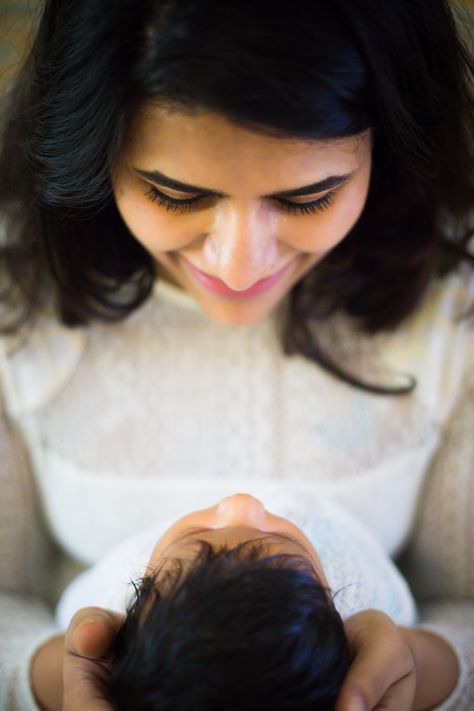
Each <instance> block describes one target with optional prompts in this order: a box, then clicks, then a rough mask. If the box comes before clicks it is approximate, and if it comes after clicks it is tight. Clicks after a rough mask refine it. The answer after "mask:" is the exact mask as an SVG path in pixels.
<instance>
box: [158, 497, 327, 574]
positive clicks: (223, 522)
mask: <svg viewBox="0 0 474 711" xmlns="http://www.w3.org/2000/svg"><path fill="white" fill-rule="evenodd" d="M288 536H289V538H288ZM198 539H200V540H205V541H208V542H209V543H211V544H212V545H213V546H222V545H224V544H227V545H228V546H229V548H233V547H234V546H236V545H238V544H239V543H243V542H244V541H248V540H258V539H264V542H265V546H264V552H265V555H273V554H275V553H289V554H291V555H297V556H300V558H303V559H304V561H305V563H309V565H310V566H311V567H312V569H313V570H314V571H315V573H316V576H317V578H318V580H319V582H320V583H321V584H322V585H324V586H325V587H327V588H329V583H328V581H327V579H326V576H325V574H324V570H323V567H322V565H321V561H320V559H319V556H318V554H317V552H316V550H315V549H314V548H313V546H312V544H311V542H310V541H309V539H308V538H306V536H305V535H304V533H303V532H302V531H301V530H300V529H299V528H298V527H297V526H295V525H294V524H293V523H291V522H290V521H288V520H287V519H286V518H281V517H280V516H275V515H274V514H271V513H270V512H269V511H267V510H266V509H265V507H264V506H263V504H262V502H261V501H259V500H258V499H256V498H255V497H253V496H250V494H234V495H233V496H226V497H225V498H224V499H222V501H220V502H219V503H218V504H216V505H215V506H211V507H210V508H208V509H202V510H200V511H194V512H193V513H191V514H188V515H187V516H184V517H183V518H181V519H179V520H178V521H176V523H174V524H173V525H172V526H171V528H169V529H168V530H167V531H166V532H165V533H164V535H163V536H162V537H161V538H160V540H159V541H158V543H157V544H156V546H155V549H154V551H153V553H152V556H151V558H150V561H149V564H148V565H149V568H150V569H151V572H152V571H154V570H155V569H156V568H158V567H160V566H161V564H162V563H163V562H164V561H166V560H168V559H171V560H174V559H177V558H179V559H180V560H183V561H186V560H189V561H192V560H193V559H194V558H195V557H196V552H197V547H196V542H197V540H198Z"/></svg>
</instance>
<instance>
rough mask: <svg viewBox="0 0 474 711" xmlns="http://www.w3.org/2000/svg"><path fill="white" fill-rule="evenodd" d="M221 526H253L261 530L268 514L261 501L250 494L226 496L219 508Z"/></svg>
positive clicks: (218, 514) (218, 515)
mask: <svg viewBox="0 0 474 711" xmlns="http://www.w3.org/2000/svg"><path fill="white" fill-rule="evenodd" d="M217 517H218V520H219V525H222V526H251V527H254V528H259V527H260V526H263V525H264V524H265V521H266V518H267V512H266V510H265V507H264V505H263V504H262V502H261V501H260V500H259V499H256V498H255V497H254V496H251V495H250V494H234V495H233V496H226V497H225V499H222V501H220V503H219V504H218V506H217Z"/></svg>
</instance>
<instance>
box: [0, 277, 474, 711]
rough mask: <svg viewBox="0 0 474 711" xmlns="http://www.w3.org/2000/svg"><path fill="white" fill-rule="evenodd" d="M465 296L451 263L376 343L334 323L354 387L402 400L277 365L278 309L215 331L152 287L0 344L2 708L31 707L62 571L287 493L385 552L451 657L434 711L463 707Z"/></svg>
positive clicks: (473, 615) (468, 403) (472, 466)
mask: <svg viewBox="0 0 474 711" xmlns="http://www.w3.org/2000/svg"><path fill="white" fill-rule="evenodd" d="M473 299H474V276H473V275H472V271H470V270H469V269H468V268H467V267H466V266H464V267H461V268H459V269H458V271H457V272H456V273H454V274H452V275H451V276H450V277H449V278H448V279H446V280H444V281H439V282H436V283H435V284H433V286H432V288H431V289H430V291H429V293H428V294H427V295H426V297H425V299H424V301H423V303H422V304H421V305H420V307H419V309H418V311H417V313H416V314H415V315H413V316H412V317H411V318H410V319H408V320H407V321H406V322H405V323H404V325H403V327H402V328H399V329H398V330H397V331H396V332H394V333H390V334H382V335H380V336H377V337H376V338H374V339H370V338H368V337H365V336H363V335H361V334H359V333H358V332H357V331H356V330H355V328H354V326H353V325H352V324H350V323H349V322H346V321H345V320H344V319H339V321H338V323H337V324H336V323H335V326H336V325H337V329H335V332H336V333H339V335H340V334H341V333H343V334H345V338H343V339H342V340H341V343H342V347H343V349H344V352H343V357H344V358H345V359H347V360H348V361H350V365H351V368H352V369H354V370H356V371H358V372H359V373H360V374H361V375H362V376H363V377H365V378H366V379H367V380H369V381H370V380H371V381H376V382H388V383H389V384H394V382H395V383H396V382H398V381H399V379H400V378H401V377H402V375H401V374H403V373H408V374H411V375H413V376H415V377H416V379H417V381H418V385H417V388H416V390H415V391H414V393H413V394H411V395H405V396H402V397H393V396H380V395H374V394H371V393H368V392H364V391H361V390H358V389H355V388H353V387H351V386H348V385H346V384H344V383H342V382H339V381H338V380H337V379H335V378H334V377H333V376H331V375H329V374H327V373H326V372H324V371H323V370H322V369H321V368H320V367H319V366H317V365H315V364H314V363H312V362H310V361H308V360H306V359H304V358H303V357H301V356H292V357H287V356H284V355H283V353H282V349H281V346H280V341H279V337H278V333H279V326H280V317H281V315H282V310H283V308H284V304H283V305H282V307H281V308H280V309H277V310H276V311H275V312H274V313H273V314H272V315H270V316H269V317H268V318H266V319H265V320H264V321H262V322H260V323H258V324H255V325H252V326H238V327H228V326H222V325H220V324H216V323H214V322H212V321H210V320H208V318H207V317H206V316H205V315H204V314H203V313H201V312H200V311H199V309H198V307H197V306H196V304H195V303H194V301H192V300H191V298H190V297H188V296H187V295H186V294H184V293H182V292H180V291H179V290H177V289H176V288H173V287H171V286H169V285H167V284H165V283H163V282H160V283H159V284H158V285H157V287H156V289H155V291H154V293H153V295H152V297H151V298H150V299H149V300H148V301H147V302H146V304H144V305H143V306H142V307H141V308H140V309H139V310H137V311H135V312H134V313H133V314H132V315H130V316H129V317H128V318H127V319H125V320H124V321H122V322H120V323H116V324H109V323H94V324H92V325H91V326H89V327H87V328H79V329H68V328H66V327H63V326H61V325H59V324H58V323H56V321H55V320H53V319H52V318H48V317H46V316H44V318H42V319H41V320H40V321H39V322H38V323H37V324H36V326H35V327H34V328H33V329H32V330H31V331H30V332H29V333H28V334H22V335H21V336H17V337H14V338H6V337H4V338H3V340H1V342H0V343H1V348H0V353H1V355H0V378H1V381H0V382H1V390H2V393H3V395H2V397H3V408H4V416H3V419H2V420H1V421H0V450H1V461H2V469H1V474H0V476H1V478H2V479H1V499H0V584H1V589H2V590H3V591H4V592H3V593H2V594H1V595H0V708H5V709H8V710H9V711H17V710H19V709H21V711H30V709H35V708H36V706H35V703H34V700H33V698H32V697H31V692H30V690H29V682H28V668H29V663H30V660H31V658H32V654H33V653H34V651H35V649H37V647H38V646H39V645H40V644H41V643H43V642H44V641H46V640H47V639H48V638H49V637H50V636H52V635H53V634H54V633H57V631H58V628H57V627H56V625H55V622H54V617H53V614H52V606H53V605H54V604H55V602H56V601H57V599H58V596H59V594H60V592H61V590H62V589H63V587H64V586H65V584H66V583H67V582H68V581H69V580H70V579H71V577H72V576H73V575H74V574H75V573H76V572H77V571H79V570H82V569H84V568H85V567H87V566H90V565H92V564H94V563H95V562H97V561H98V560H99V559H100V558H101V557H102V556H103V555H104V554H105V553H106V552H107V551H108V550H109V549H110V548H111V547H112V546H114V545H116V544H118V543H120V542H121V541H123V540H125V539H126V538H127V537H129V536H131V535H133V534H134V533H135V532H136V531H138V530H141V529H142V528H143V527H146V526H149V525H151V524H152V523H156V522H157V521H161V520H165V519H174V518H177V517H179V516H182V515H184V514H185V513H188V512H189V511H192V510H194V509H197V508H202V507H205V506H209V505H211V504H214V503H215V502H216V501H218V500H219V499H220V498H222V497H223V496H226V495H228V494H232V493H235V492H237V491H246V492H249V493H253V494H254V495H256V496H260V497H261V496H262V495H263V494H264V493H265V495H267V494H268V492H269V491H271V492H273V494H278V492H282V491H284V490H285V489H287V488H288V487H289V486H291V489H292V491H294V492H296V493H297V494H298V495H299V496H307V497H309V498H311V497H312V496H314V495H315V492H322V493H323V494H329V495H330V496H331V497H332V498H334V499H335V500H336V501H339V502H340V503H342V504H343V505H344V507H345V508H346V509H347V510H348V511H349V512H352V513H353V514H355V516H356V517H358V518H359V519H361V520H363V521H364V522H365V524H366V525H367V526H368V527H369V529H370V530H371V531H372V532H373V534H374V535H375V537H376V538H377V539H378V541H379V543H380V544H381V546H382V547H383V549H384V551H385V552H386V553H387V554H389V555H391V556H398V555H399V554H400V553H401V552H403V566H404V569H405V572H406V574H407V576H408V578H409V582H410V584H411V585H412V587H413V590H414V592H415V595H416V597H417V602H418V609H419V614H420V620H421V623H426V624H427V625H429V626H430V627H431V628H433V629H436V630H438V632H439V633H440V634H443V635H445V636H446V638H447V639H449V640H450V641H451V644H452V645H453V647H454V648H455V649H457V651H458V654H459V657H460V663H461V676H460V680H459V684H458V687H457V688H456V690H455V691H454V692H453V694H452V695H451V697H450V699H449V700H448V701H447V702H446V704H444V705H443V708H446V709H448V708H449V709H469V708H473V707H474V602H473V601H471V600H470V599H469V598H474V545H473V543H474V541H473V537H474V527H473V526H472V521H473V519H474V517H473V509H474V496H473V494H474V491H473V489H474V436H473V428H474V329H473V327H472V325H471V326H469V322H468V321H466V320H464V321H461V322H457V321H456V319H455V317H456V314H457V313H458V312H459V311H460V310H462V309H463V308H465V307H466V305H467V304H468V303H472V301H473ZM318 328H319V329H320V331H321V336H322V337H325V334H324V331H323V326H321V325H319V326H318ZM328 333H329V331H328ZM328 337H329V336H328Z"/></svg>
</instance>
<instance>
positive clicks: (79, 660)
mask: <svg viewBox="0 0 474 711" xmlns="http://www.w3.org/2000/svg"><path fill="white" fill-rule="evenodd" d="M122 622H123V617H122V615H119V614H117V613H115V612H112V611H110V610H103V609H102V608H100V607H84V608H83V609H82V610H79V611H78V612H76V614H75V615H74V617H73V618H72V620H71V622H70V623H69V627H68V628H67V631H66V634H65V635H59V636H58V637H55V638H54V639H51V640H49V641H48V642H47V643H46V644H44V645H43V646H42V647H41V648H40V649H39V650H38V652H37V654H36V656H35V658H34V659H33V662H32V666H31V685H32V690H33V694H34V696H35V698H36V701H37V703H38V705H39V707H40V708H41V709H43V711H84V709H87V711H112V706H111V705H110V704H109V703H108V702H107V701H106V698H107V683H108V679H109V674H110V669H111V649H112V646H113V641H114V639H115V635H116V633H117V631H118V629H119V628H120V626H121V624H122Z"/></svg>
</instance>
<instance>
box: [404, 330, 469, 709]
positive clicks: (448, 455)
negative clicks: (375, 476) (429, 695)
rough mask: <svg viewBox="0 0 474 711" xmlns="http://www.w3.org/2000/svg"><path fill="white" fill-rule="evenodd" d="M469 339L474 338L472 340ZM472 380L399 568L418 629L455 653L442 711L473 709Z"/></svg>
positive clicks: (428, 480) (448, 431) (435, 463)
mask: <svg viewBox="0 0 474 711" xmlns="http://www.w3.org/2000/svg"><path fill="white" fill-rule="evenodd" d="M473 338H474V334H473ZM473 521H474V375H471V377H470V378H469V379H466V382H465V385H464V387H463V389H462V395H461V397H460V400H459V402H458V404H457V406H456V408H455V410H454V411H453V414H452V416H451V417H450V419H449V421H448V424H447V426H446V428H445V432H444V436H443V440H442V443H441V446H440V447H439V449H438V451H437V453H436V456H435V457H434V459H433V462H432V466H431V469H430V472H429V473H428V476H427V478H426V481H425V486H424V490H423V491H422V494H421V496H420V503H419V507H418V512H417V518H416V524H415V527H414V530H413V532H412V536H411V538H410V541H409V544H408V547H407V550H406V552H405V554H404V555H403V559H402V560H401V561H400V565H401V567H402V570H403V572H404V574H405V575H406V577H407V579H408V582H409V583H410V585H411V587H412V590H413V592H414V594H415V596H416V598H417V600H418V603H419V611H420V627H423V628H424V629H426V630H432V631H433V632H435V633H437V634H439V635H441V636H442V637H443V638H444V639H446V640H447V641H448V642H449V643H450V644H451V646H452V648H453V649H454V650H455V651H456V653H457V656H458V662H459V667H460V674H459V683H458V685H457V688H456V689H455V692H454V693H453V695H452V698H451V699H448V701H447V702H446V704H444V705H443V707H442V708H443V711H445V710H446V711H448V709H453V711H454V709H455V710H456V711H462V710H464V709H473V708H474V525H473Z"/></svg>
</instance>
